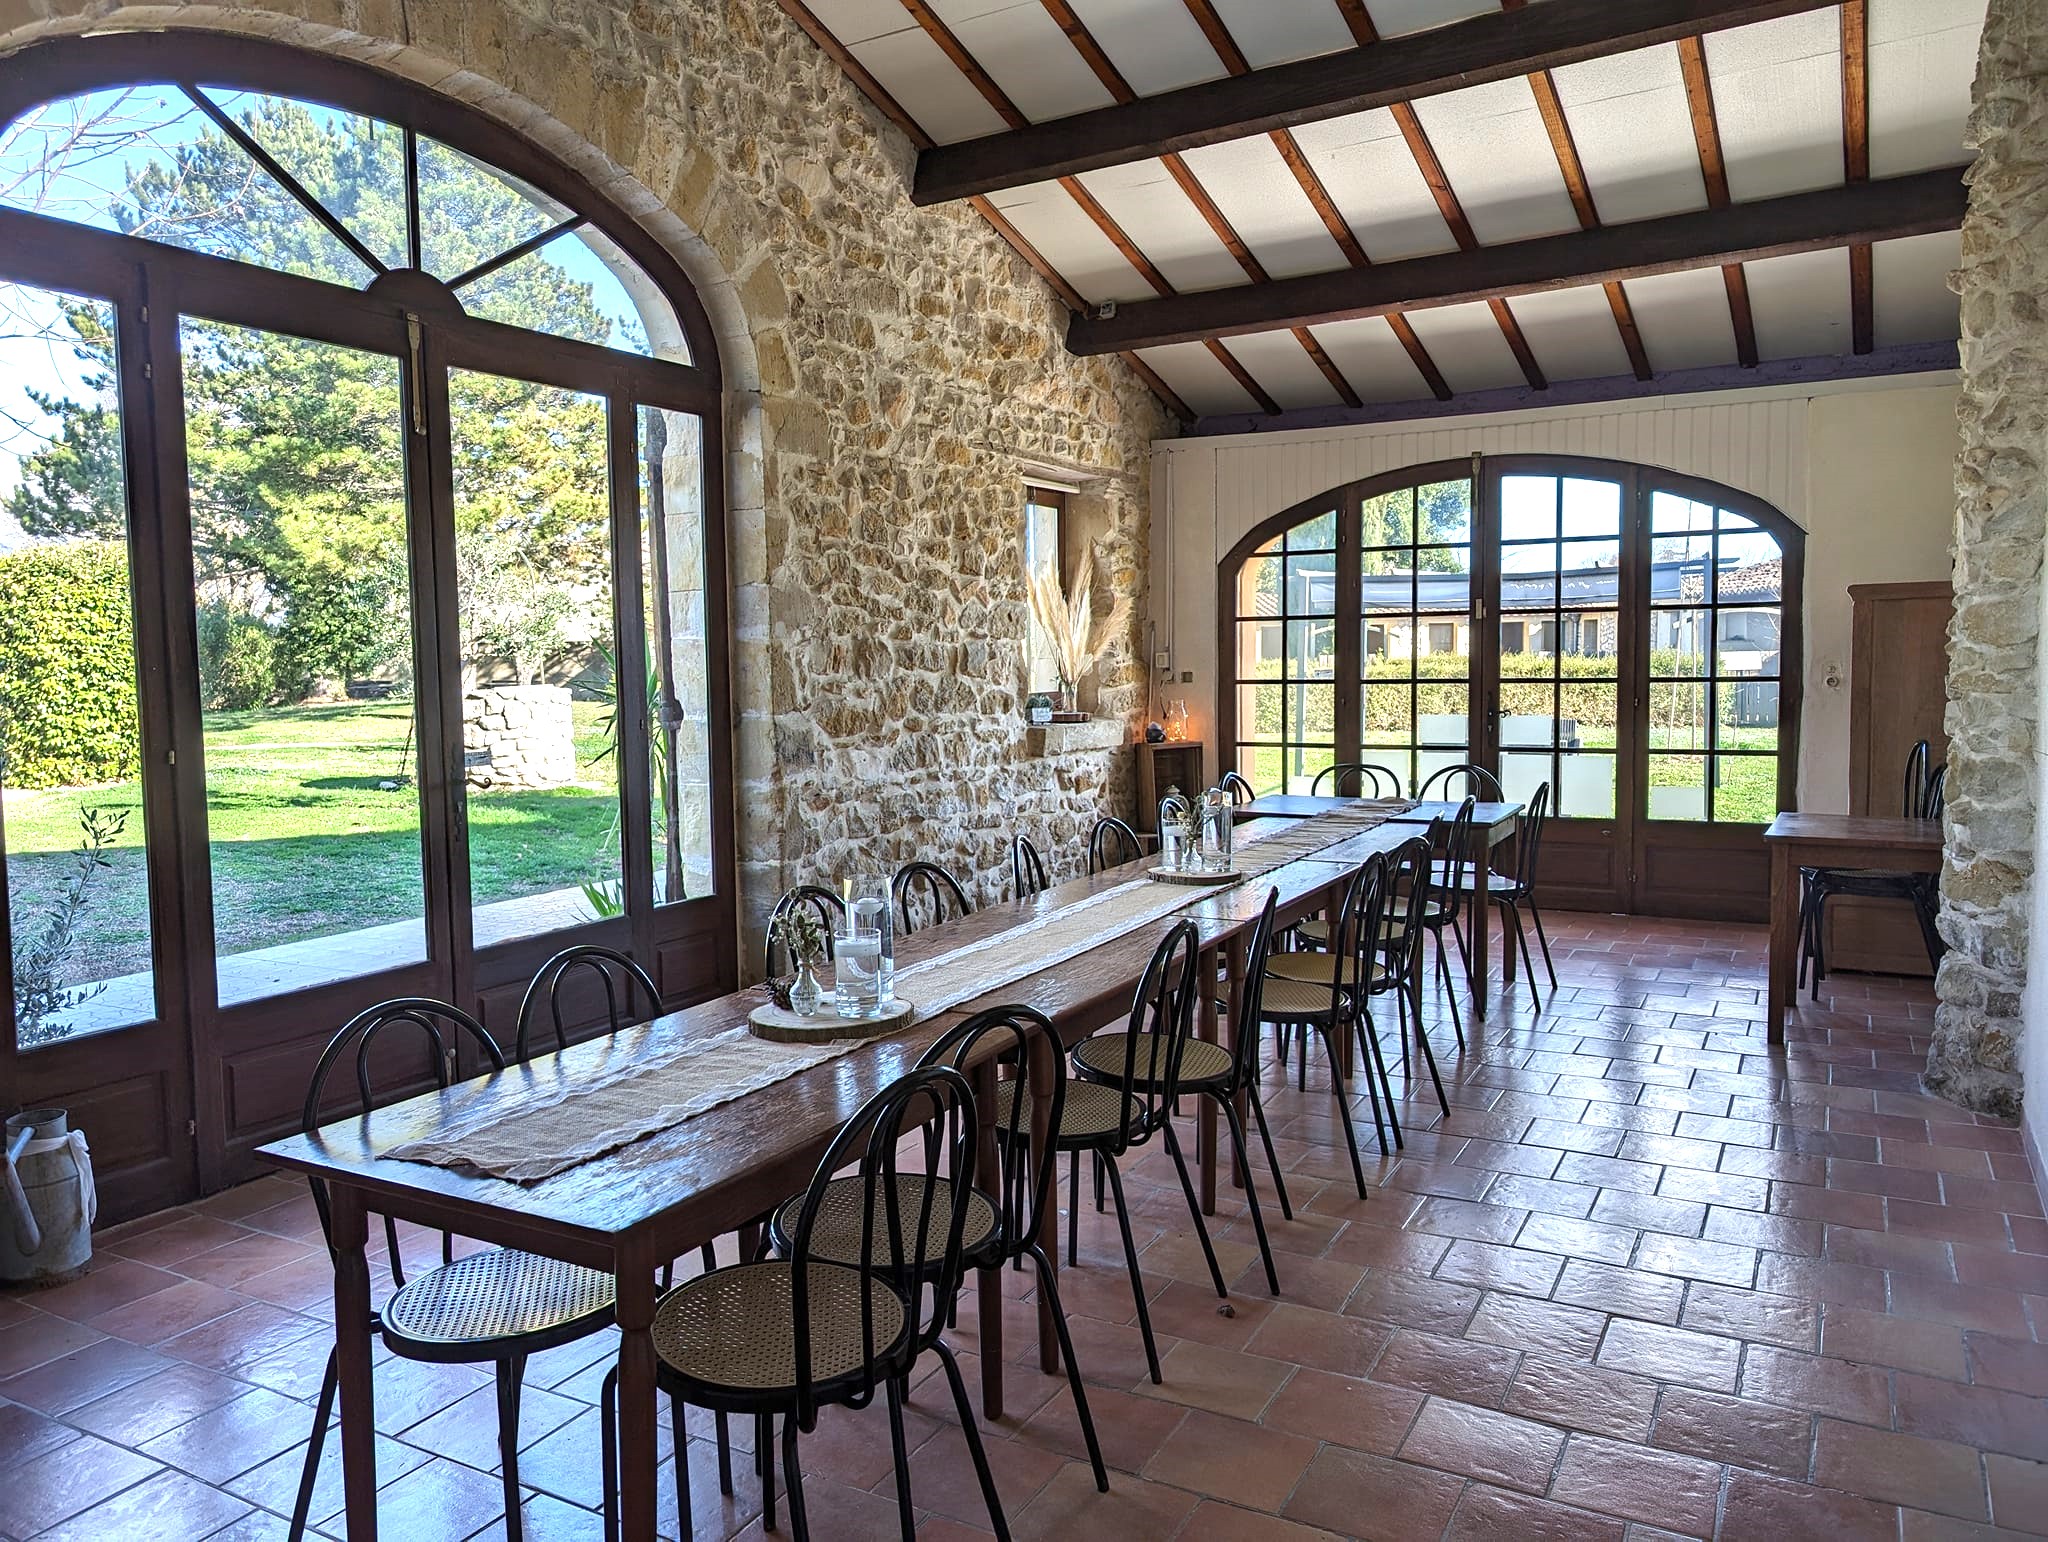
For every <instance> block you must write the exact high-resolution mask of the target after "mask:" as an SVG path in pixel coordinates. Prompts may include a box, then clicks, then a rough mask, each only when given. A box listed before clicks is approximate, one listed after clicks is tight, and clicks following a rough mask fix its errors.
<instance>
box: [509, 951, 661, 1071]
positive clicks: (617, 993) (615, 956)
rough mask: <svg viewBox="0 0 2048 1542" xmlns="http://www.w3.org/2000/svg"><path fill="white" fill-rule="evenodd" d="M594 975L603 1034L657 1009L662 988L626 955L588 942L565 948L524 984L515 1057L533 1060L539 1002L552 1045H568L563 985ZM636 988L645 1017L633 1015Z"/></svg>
mask: <svg viewBox="0 0 2048 1542" xmlns="http://www.w3.org/2000/svg"><path fill="white" fill-rule="evenodd" d="M592 979H595V980H596V982H597V983H598V984H599V985H600V986H601V987H602V988H603V990H604V1007H605V1020H606V1022H607V1024H608V1025H609V1026H608V1028H607V1030H606V1031H607V1032H610V1033H617V1032H618V1031H619V1030H620V1029H621V1028H624V1027H627V1026H629V1025H630V1024H633V1023H644V1022H646V1021H647V1018H648V1017H653V1016H655V1015H656V1014H657V1013H659V1012H660V1011H661V991H660V990H659V989H658V988H657V987H656V986H655V983H654V979H653V977H652V976H650V975H649V974H648V973H647V971H646V970H645V969H642V968H641V967H640V965H639V964H638V963H636V962H635V961H634V960H633V959H632V958H630V957H628V956H627V955H626V954H624V953H621V952H619V951H618V950H616V949H614V948H600V947H595V946H592V945H589V944H584V945H581V946H578V947H573V948H564V949H562V951H561V952H559V953H557V954H556V955H555V956H554V957H553V958H551V959H549V960H548V961H547V962H546V963H545V964H542V965H541V966H540V973H538V974H536V975H535V976H534V977H533V983H532V984H531V985H529V986H527V987H526V994H525V995H524V996H523V997H521V998H520V1001H519V1032H518V1037H517V1038H516V1039H515V1040H514V1048H513V1057H514V1058H515V1059H518V1060H522V1061H524V1060H530V1059H532V1058H533V1053H534V1050H533V1027H534V1023H535V1021H536V1020H537V1019H538V1018H539V1016H540V1009H541V1005H542V1003H543V1002H545V1003H546V1005H547V1011H548V1022H549V1024H550V1025H551V1026H552V1027H553V1029H554V1032H555V1043H554V1047H555V1048H556V1049H558V1050H560V1049H567V1048H568V1047H569V1029H568V1025H567V1024H566V1023H565V1022H564V1021H563V1018H562V987H563V986H564V985H565V984H566V985H571V986H572V987H573V986H574V985H577V984H581V983H584V982H587V981H590V980H592ZM635 990H638V991H639V993H640V995H641V997H642V998H643V999H644V1000H645V1001H646V1003H647V1016H646V1017H637V1016H635V1015H634V1013H633V993H634V991H635ZM622 1006H623V1008H624V1010H623V1011H621V1007H622ZM542 1053H546V1051H545V1050H543V1051H542Z"/></svg>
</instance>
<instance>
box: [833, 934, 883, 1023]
mask: <svg viewBox="0 0 2048 1542" xmlns="http://www.w3.org/2000/svg"><path fill="white" fill-rule="evenodd" d="M832 974H833V980H834V983H835V984H836V985H837V987H838V989H837V990H836V991H835V992H834V996H835V999H836V1002H837V1005H838V1008H839V1015H840V1016H841V1017H878V1016H880V1015H881V1011H882V932H881V928H879V927H878V926H876V925H875V924H874V923H873V922H872V921H868V922H865V923H863V922H861V921H859V920H857V919H856V918H855V917H854V915H853V913H852V911H850V910H849V911H848V912H847V915H846V918H845V919H844V920H843V921H841V922H839V930H838V932H837V934H836V935H835V936H834V937H833V939H832Z"/></svg>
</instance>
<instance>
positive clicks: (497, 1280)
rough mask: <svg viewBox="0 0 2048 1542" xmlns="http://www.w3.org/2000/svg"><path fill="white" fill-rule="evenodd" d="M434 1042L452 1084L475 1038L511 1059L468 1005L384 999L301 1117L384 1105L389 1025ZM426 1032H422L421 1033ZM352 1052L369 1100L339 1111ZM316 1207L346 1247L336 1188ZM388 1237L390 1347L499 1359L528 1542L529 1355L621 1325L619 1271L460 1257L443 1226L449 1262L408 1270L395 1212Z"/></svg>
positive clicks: (508, 1497) (338, 1047)
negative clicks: (338, 1085)
mask: <svg viewBox="0 0 2048 1542" xmlns="http://www.w3.org/2000/svg"><path fill="white" fill-rule="evenodd" d="M391 1029H399V1030H400V1035H399V1037H402V1038H404V1039H408V1040H412V1041H413V1042H414V1044H415V1045H416V1046H418V1047H423V1048H424V1049H425V1050H426V1052H427V1058H428V1060H429V1061H430V1062H431V1064H432V1068H433V1077H434V1085H435V1086H437V1087H441V1088H444V1089H445V1088H447V1087H448V1086H449V1085H450V1084H451V1083H452V1082H453V1081H454V1079H455V1076H456V1071H455V1065H456V1060H457V1058H458V1054H459V1051H460V1050H461V1048H462V1047H463V1045H464V1043H465V1041H467V1043H468V1045H469V1046H471V1047H472V1048H474V1050H475V1051H476V1053H477V1054H478V1055H480V1056H481V1057H482V1058H483V1060H484V1062H485V1063H486V1064H487V1065H488V1066H489V1067H490V1068H491V1069H492V1070H496V1071H502V1070H504V1069H505V1056H504V1053H503V1051H501V1050H500V1049H499V1048H498V1045H497V1041H496V1040H494V1039H493V1038H492V1037H491V1036H490V1034H489V1033H487V1032H485V1030H484V1026H483V1024H481V1023H479V1022H478V1021H477V1020H476V1019H475V1018H473V1017H471V1016H470V1015H469V1014H468V1013H467V1012H465V1011H463V1010H462V1009H461V1008H460V1007H454V1006H450V1005H448V1004H447V1003H446V1002H441V1001H430V1000H428V999H427V998H425V997H420V996H408V997H403V998H400V999H398V1000H395V1001H386V1002H382V1003H380V1004H379V1005H377V1006H374V1007H371V1008H369V1009H368V1010H366V1011H363V1012H360V1013H358V1014H357V1015H356V1016H354V1017H352V1018H350V1019H349V1021H348V1022H347V1023H346V1024H345V1025H343V1027H342V1030H341V1031H340V1032H339V1033H337V1034H336V1035H335V1036H334V1037H333V1038H332V1039H330V1040H328V1042H327V1048H326V1049H324V1050H322V1051H321V1053H320V1059H319V1062H318V1063H317V1064H316V1065H315V1066H314V1067H313V1079H312V1081H311V1083H310V1084H309V1085H308V1086H307V1088H306V1102H305V1107H304V1109H303V1111H302V1113H301V1116H300V1120H299V1125H300V1128H301V1129H302V1130H305V1131H306V1132H308V1133H311V1132H312V1131H314V1130H316V1129H318V1128H319V1127H320V1126H321V1125H322V1124H326V1123H330V1122H332V1121H333V1120H334V1119H335V1118H337V1117H339V1115H340V1112H341V1108H342V1107H352V1108H359V1109H360V1110H361V1111H363V1112H365V1113H367V1112H368V1111H369V1110H370V1109H371V1108H373V1107H374V1106H375V1102H376V1100H375V1097H374V1095H373V1094H372V1092H371V1087H370V1056H371V1050H372V1048H373V1047H374V1046H376V1045H377V1044H379V1043H380V1042H386V1041H385V1037H384V1036H385V1034H386V1033H387V1031H388V1030H391ZM415 1035H417V1038H415ZM351 1051H353V1052H354V1056H355V1072H356V1075H355V1081H356V1092H357V1100H356V1101H353V1102H349V1103H345V1104H343V1105H341V1107H337V1106H334V1105H331V1104H330V1103H329V1101H328V1097H327V1078H328V1077H329V1076H330V1075H331V1074H332V1073H333V1071H334V1069H335V1067H336V1066H337V1065H339V1064H340V1062H341V1060H342V1058H343V1057H344V1056H345V1055H348V1054H349V1053H350V1052H351ZM310 1182H311V1184H312V1189H313V1203H314V1205H315V1207H317V1208H318V1210H319V1212H320V1229H321V1230H322V1231H323V1232H324V1233H326V1235H327V1242H328V1248H329V1250H330V1251H332V1249H333V1246H334V1236H333V1221H332V1212H331V1210H330V1208H329V1205H328V1199H327V1185H326V1184H325V1183H323V1182H322V1181H321V1180H320V1179H318V1178H313V1179H311V1180H310ZM384 1238H385V1242H386V1244H387V1246H388V1247H389V1249H390V1253H391V1279H392V1283H393V1284H394V1285H395V1286H396V1287H397V1291H396V1293H395V1294H394V1295H393V1296H392V1297H391V1299H390V1300H388V1301H386V1302H385V1303H384V1306H383V1309H382V1310H381V1311H375V1312H372V1313H371V1314H370V1329H371V1331H372V1332H374V1333H377V1334H380V1335H381V1336H382V1337H383V1340H384V1347H385V1348H386V1349H388V1350H390V1351H391V1353H392V1354H394V1355H397V1356H398V1357H400V1358H401V1359H405V1360H422V1361H427V1362H430V1363H433V1364H438V1365H449V1364H455V1365H486V1364H488V1365H491V1366H493V1367H494V1369H495V1372H496V1377H497V1387H498V1454H499V1460H500V1465H501V1467H502V1470H503V1478H504V1489H505V1530H506V1535H507V1536H508V1537H509V1538H511V1539H512V1542H517V1539H518V1538H519V1537H520V1535H521V1522H520V1514H519V1498H520V1495H519V1392H520V1379H521V1377H522V1376H523V1375H524V1374H525V1370H526V1361H527V1357H528V1356H530V1355H537V1354H539V1353H540V1352H541V1351H542V1350H546V1349H553V1348H555V1347H556V1346H557V1345H560V1344H567V1343H569V1342H571V1341H572V1340H575V1339H580V1338H584V1337H587V1336H588V1335H590V1334H593V1333H597V1332H600V1331H601V1330H603V1329H605V1328H608V1327H610V1326H611V1323H612V1299H613V1297H612V1277H611V1276H610V1275H608V1274H600V1273H598V1272H597V1271H596V1270H593V1269H584V1268H581V1267H579V1266H578V1265H575V1264H565V1263H559V1262H557V1261H556V1260H554V1259H551V1258H542V1257H541V1256H540V1255H539V1254H537V1253H522V1252H517V1251H515V1250H513V1249H510V1248H488V1249H486V1250H484V1251H482V1252H478V1253H471V1254H469V1255H467V1256H466V1257H464V1258H461V1259H457V1258H456V1257H455V1251H454V1249H455V1239H454V1237H453V1236H452V1235H450V1234H449V1233H447V1232H443V1233H442V1234H441V1260H442V1261H441V1263H440V1265H439V1266H438V1267H436V1268H433V1269H429V1270H427V1271H426V1272H425V1273H424V1274H416V1275H414V1276H413V1277H412V1278H411V1279H407V1278H406V1274H405V1261H404V1259H403V1257H402V1255H401V1253H400V1249H399V1245H398V1227H397V1225H396V1224H395V1223H394V1222H393V1221H392V1219H391V1217H389V1216H386V1217H385V1218H384ZM338 1374H339V1373H338V1365H337V1360H336V1353H335V1351H333V1350H330V1351H328V1355H327V1370H326V1373H325V1374H324V1375H323V1376H322V1377H321V1378H320V1396H319V1400H318V1402H317V1403H316V1404H315V1406H314V1410H313V1433H312V1438H311V1439H310V1440H308V1441H307V1442H306V1464H305V1468H304V1470H303V1471H302V1472H301V1474H300V1477H299V1496H298V1501H297V1503H296V1504H295V1505H294V1506H293V1508H292V1521H291V1530H290V1535H291V1536H292V1537H293V1538H294V1539H297V1538H299V1537H302V1536H304V1535H305V1534H306V1520H307V1511H308V1509H310V1508H311V1505H312V1499H313V1483H314V1479H315V1477H316V1476H317V1475H318V1473H319V1470H320V1451H321V1447H322V1446H323V1444H324V1443H325V1441H326V1438H327V1422H328V1420H329V1418H331V1417H332V1415H333V1413H334V1394H335V1388H336V1385H337V1381H338Z"/></svg>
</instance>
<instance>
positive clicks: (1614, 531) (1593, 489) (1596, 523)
mask: <svg viewBox="0 0 2048 1542" xmlns="http://www.w3.org/2000/svg"><path fill="white" fill-rule="evenodd" d="M1563 505H1564V509H1563V512H1564V534H1565V535H1567V536H1575V535H1576V536H1588V535H1619V534H1621V484H1620V483H1619V482H1594V481H1587V480H1586V479H1585V478H1583V477H1566V478H1564V492H1563Z"/></svg>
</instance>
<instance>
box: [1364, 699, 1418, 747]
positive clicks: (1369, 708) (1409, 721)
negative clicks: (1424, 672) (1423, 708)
mask: <svg viewBox="0 0 2048 1542" xmlns="http://www.w3.org/2000/svg"><path fill="white" fill-rule="evenodd" d="M1413 689H1414V688H1413V687H1412V686H1408V685H1368V686H1367V687H1366V688H1365V742H1366V743H1367V744H1403V745H1405V744H1413V743H1414V742H1415V700H1414V694H1413Z"/></svg>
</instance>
